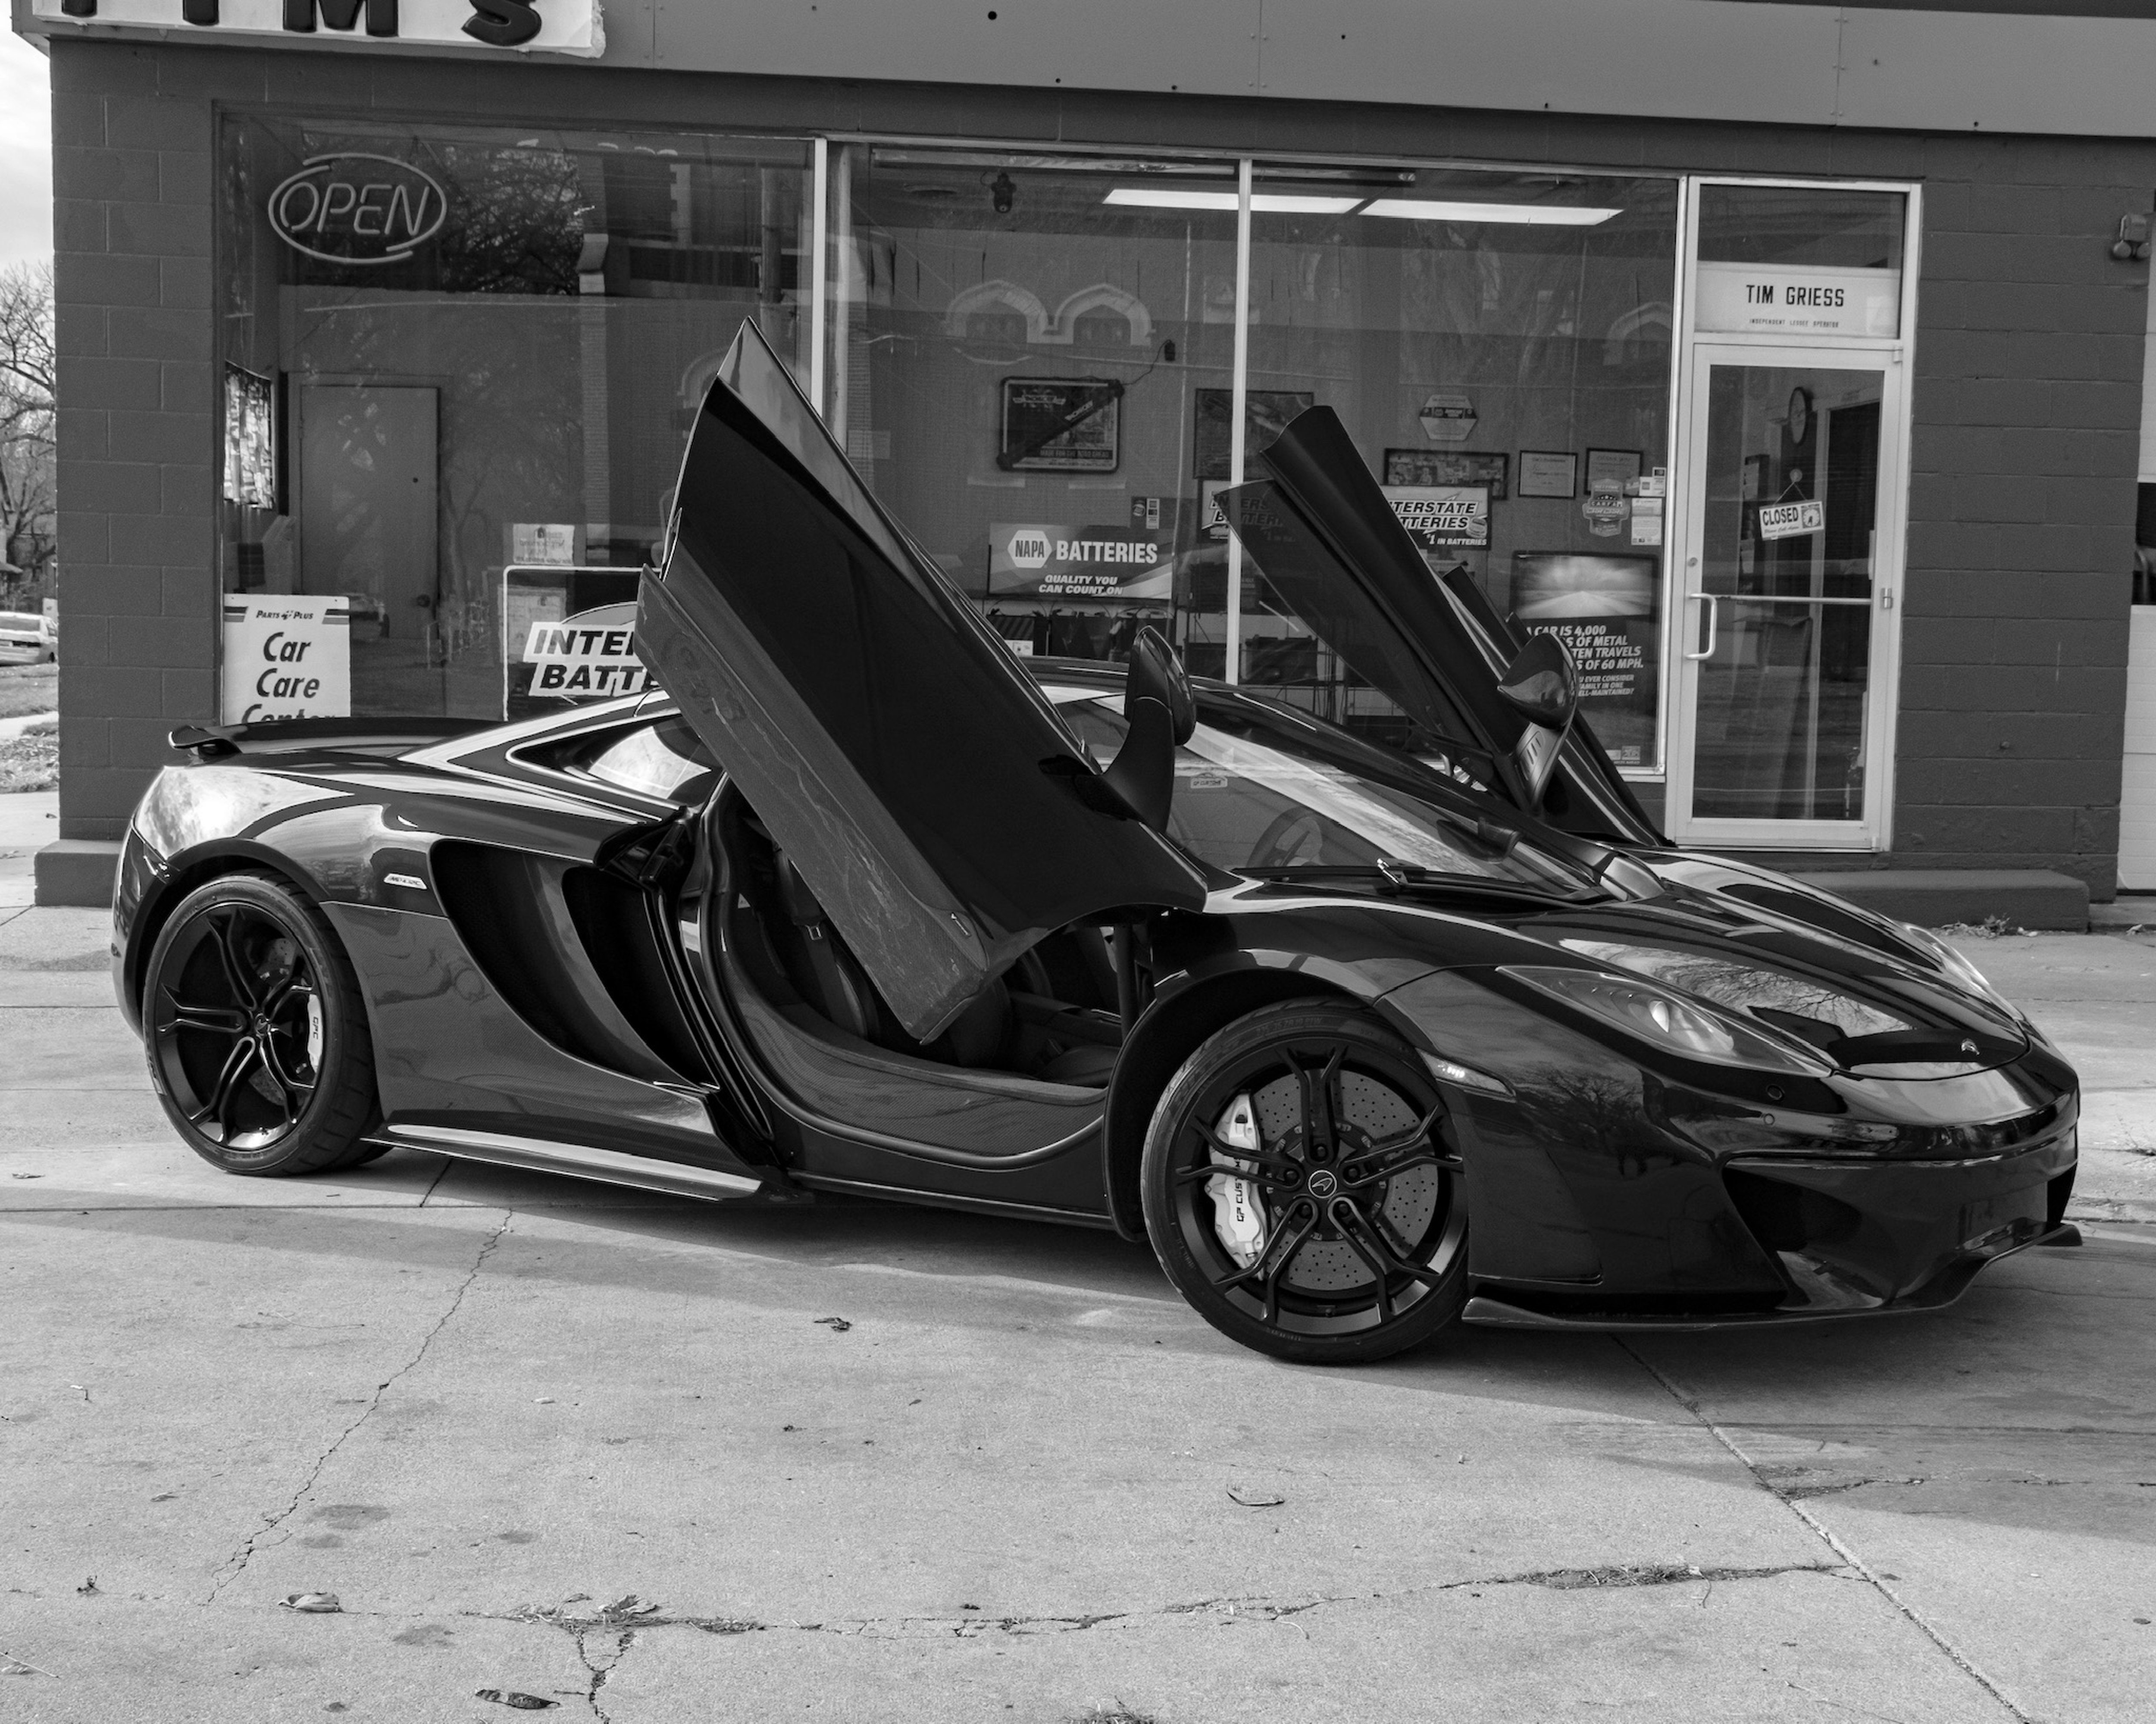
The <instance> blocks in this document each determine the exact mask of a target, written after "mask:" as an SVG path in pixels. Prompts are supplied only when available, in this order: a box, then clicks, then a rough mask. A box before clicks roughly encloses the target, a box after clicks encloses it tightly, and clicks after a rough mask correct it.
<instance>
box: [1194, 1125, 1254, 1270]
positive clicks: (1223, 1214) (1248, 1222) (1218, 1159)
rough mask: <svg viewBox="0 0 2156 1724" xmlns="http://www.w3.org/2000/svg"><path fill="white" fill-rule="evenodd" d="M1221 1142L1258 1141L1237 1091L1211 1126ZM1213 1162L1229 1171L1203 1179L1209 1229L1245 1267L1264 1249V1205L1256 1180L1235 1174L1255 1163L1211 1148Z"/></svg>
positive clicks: (1250, 1145)
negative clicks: (1209, 1212)
mask: <svg viewBox="0 0 2156 1724" xmlns="http://www.w3.org/2000/svg"><path fill="white" fill-rule="evenodd" d="M1214 1133H1215V1135H1216V1136H1218V1137H1219V1139H1220V1141H1221V1142H1223V1143H1227V1144H1231V1145H1233V1146H1234V1147H1235V1148H1237V1149H1256V1148H1257V1147H1259V1144H1258V1116H1257V1112H1256V1110H1255V1109H1254V1108H1253V1107H1252V1106H1250V1097H1249V1096H1248V1095H1238V1096H1237V1097H1236V1098H1235V1100H1234V1101H1231V1102H1229V1104H1228V1111H1227V1112H1225V1113H1224V1114H1223V1115H1221V1116H1220V1123H1219V1125H1218V1126H1215V1127H1214ZM1213 1162H1214V1166H1216V1167H1226V1168H1231V1169H1233V1170H1234V1171H1233V1172H1224V1173H1215V1174H1214V1176H1213V1177H1212V1178H1209V1179H1208V1180H1207V1181H1206V1182H1205V1195H1206V1196H1208V1197H1209V1198H1212V1199H1213V1230H1214V1232H1215V1233H1217V1234H1219V1236H1220V1243H1221V1244H1223V1245H1224V1246H1226V1247H1227V1248H1228V1255H1229V1256H1230V1257H1232V1258H1234V1259H1235V1264H1236V1266H1237V1267H1238V1268H1240V1269H1248V1268H1249V1267H1250V1265H1252V1264H1254V1263H1255V1262H1256V1261H1257V1260H1258V1258H1259V1255H1260V1254H1261V1253H1262V1252H1263V1251H1264V1250H1265V1231H1266V1229H1265V1200H1264V1198H1261V1197H1260V1196H1259V1194H1258V1186H1257V1182H1256V1181H1255V1180H1254V1179H1250V1178H1238V1177H1237V1176H1238V1175H1247V1174H1251V1173H1255V1172H1257V1167H1256V1166H1255V1163H1253V1162H1239V1161H1237V1160H1235V1158H1234V1157H1232V1156H1224V1155H1223V1154H1221V1153H1220V1152H1219V1150H1217V1149H1216V1150H1214V1152H1213Z"/></svg>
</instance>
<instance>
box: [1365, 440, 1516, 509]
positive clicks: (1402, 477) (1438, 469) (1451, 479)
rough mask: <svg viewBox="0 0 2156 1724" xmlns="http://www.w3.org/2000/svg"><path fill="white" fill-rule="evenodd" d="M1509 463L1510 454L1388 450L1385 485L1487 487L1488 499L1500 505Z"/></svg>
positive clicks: (1452, 450) (1460, 450) (1440, 450)
mask: <svg viewBox="0 0 2156 1724" xmlns="http://www.w3.org/2000/svg"><path fill="white" fill-rule="evenodd" d="M1511 464H1512V457H1511V456H1509V455H1487V454H1475V453H1473V452H1471V451H1470V450H1467V449H1387V450H1386V451H1385V483H1386V484H1387V485H1486V486H1487V487H1488V488H1489V491H1490V500H1491V502H1493V503H1501V502H1503V501H1504V500H1505V481H1506V479H1507V469H1508V468H1509V467H1510V466H1511Z"/></svg>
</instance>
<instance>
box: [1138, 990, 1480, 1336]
mask: <svg viewBox="0 0 2156 1724" xmlns="http://www.w3.org/2000/svg"><path fill="white" fill-rule="evenodd" d="M1460 1176H1461V1167H1460V1158H1459V1156H1458V1153H1457V1152H1456V1150H1455V1147H1453V1145H1452V1143H1451V1142H1450V1137H1449V1135H1448V1131H1447V1127H1446V1125H1445V1104H1444V1101H1443V1098H1442V1097H1441V1096H1440V1094H1439V1092H1438V1089H1437V1085H1435V1082H1433V1081H1432V1080H1431V1079H1430V1075H1429V1074H1428V1072H1427V1071H1425V1070H1424V1069H1423V1067H1422V1064H1421V1062H1420V1061H1419V1060H1418V1059H1417V1058H1416V1057H1415V1054H1414V1050H1413V1049H1410V1048H1409V1047H1408V1046H1407V1045H1406V1044H1404V1043H1403V1042H1402V1041H1400V1040H1399V1038H1398V1037H1396V1036H1394V1034H1392V1033H1391V1032H1390V1031H1389V1029H1386V1028H1385V1027H1384V1026H1383V1024H1379V1023H1378V1022H1377V1021H1375V1020H1374V1019H1373V1018H1371V1017H1369V1016H1368V1014H1367V1013H1363V1012H1360V1011H1358V1010H1357V1009H1355V1008H1353V1007H1351V1006H1347V1005H1345V1004H1336V1003H1331V1002H1327V1001H1317V1000H1290V1001H1287V1002H1285V1003H1281V1004H1280V1005H1275V1006H1268V1007H1265V1008H1263V1009H1262V1010H1260V1011H1257V1012H1253V1013H1250V1015H1249V1016H1248V1017H1246V1018H1240V1019H1238V1020H1237V1021H1236V1022H1235V1023H1234V1024H1229V1026H1228V1027H1227V1028H1226V1029H1223V1030H1221V1031H1219V1033H1218V1034H1215V1035H1214V1036H1213V1037H1212V1038H1211V1039H1209V1040H1208V1041H1207V1042H1206V1043H1204V1045H1203V1046H1201V1047H1200V1048H1199V1049H1198V1051H1197V1052H1196V1053H1194V1054H1192V1055H1191V1056H1190V1058H1189V1059H1188V1060H1187V1061H1186V1062H1185V1063H1184V1065H1183V1069H1182V1070H1180V1071H1178V1073H1177V1074H1176V1075H1175V1077H1174V1080H1173V1081H1172V1082H1171V1083H1170V1084H1169V1085H1168V1090H1167V1091H1166V1093H1165V1094H1164V1095H1162V1097H1161V1100H1160V1103H1159V1106H1158V1107H1157V1108H1156V1109H1155V1110H1154V1112H1153V1119H1152V1128H1151V1130H1150V1131H1148V1132H1147V1137H1146V1147H1145V1157H1144V1161H1143V1162H1142V1167H1141V1171H1140V1174H1139V1178H1140V1183H1141V1186H1142V1196H1143V1198H1144V1202H1145V1215H1146V1231H1147V1234H1148V1235H1149V1236H1150V1238H1151V1239H1152V1246H1153V1249H1154V1251H1155V1253H1156V1254H1157V1255H1158V1256H1159V1258H1160V1262H1161V1267H1162V1268H1163V1269H1164V1270H1166V1271H1167V1272H1168V1279H1169V1280H1171V1281H1173V1282H1174V1283H1175V1285H1176V1287H1177V1289H1178V1290H1179V1291H1180V1292H1181V1293H1182V1294H1183V1297H1184V1298H1186V1299H1188V1301H1190V1303H1191V1305H1192V1306H1193V1307H1195V1308H1196V1310H1197V1311H1198V1313H1199V1316H1202V1317H1204V1319H1205V1321H1207V1322H1209V1323H1210V1324H1212V1325H1213V1326H1214V1328H1216V1329H1218V1330H1219V1331H1221V1333H1223V1334H1224V1335H1226V1336H1228V1337H1229V1338H1230V1339H1232V1340H1235V1341H1239V1342H1242V1343H1243V1345H1245V1347H1255V1349H1257V1350H1258V1351H1259V1352H1265V1353H1270V1354H1272V1355H1273V1356H1274V1357H1276V1358H1283V1359H1291V1360H1295V1361H1297V1362H1301V1363H1306V1364H1349V1363H1356V1362H1362V1361H1365V1360H1370V1359H1380V1358H1383V1357H1386V1356H1388V1355H1389V1354H1392V1353H1395V1352H1400V1351H1401V1350H1402V1349H1403V1348H1405V1347H1413V1346H1414V1345H1415V1344H1416V1343H1418V1342H1422V1341H1424V1340H1426V1339H1428V1338H1429V1337H1430V1336H1432V1335H1434V1334H1435V1333H1436V1332H1437V1331H1439V1330H1440V1329H1441V1328H1443V1327H1444V1326H1445V1325H1446V1324H1447V1323H1449V1322H1450V1321H1452V1320H1453V1319H1454V1318H1455V1317H1456V1316H1458V1315H1459V1314H1460V1308H1461V1306H1464V1305H1465V1304H1466V1300H1467V1203H1466V1190H1465V1187H1464V1184H1463V1183H1462V1180H1461V1177H1460Z"/></svg>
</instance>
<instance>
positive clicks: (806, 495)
mask: <svg viewBox="0 0 2156 1724" xmlns="http://www.w3.org/2000/svg"><path fill="white" fill-rule="evenodd" d="M636 644H637V650H638V652H639V654H640V655H641V656H642V657H643V658H644V661H645V662H646V663H647V664H649V666H650V667H651V669H652V670H653V671H654V673H655V675H657V676H658V678H659V680H660V683H661V685H663V686H664V687H665V689H666V690H667V691H668V692H669V693H670V695H672V696H673V697H674V699H675V700H676V701H678V702H679V703H680V708H681V711H682V714H683V716H685V717H686V718H687V720H688V721H689V722H690V725H692V726H694V727H695V729H696V733H697V734H698V735H699V736H701V737H702V738H703V740H704V741H705V743H706V746H707V747H710V749H711V752H712V753H713V754H714V755H716V757H717V758H718V760H719V762H720V763H721V765H722V766H724V767H725V768H726V772H727V773H728V774H729V776H730V777H731V779H732V780H733V782H735V783H736V784H737V785H738V786H739V787H740V788H741V790H742V793H743V794H744V795H745V796H746V797H747V798H748V800H749V802H750V803H751V805H752V807H753V808H755V810H756V812H757V815H758V816H759V817H760V818H762V821H763V823H764V824H765V825H766V826H767V828H768V829H770V832H771V835H772V838H773V841H774V842H775V843H776V844H778V847H779V848H780V849H783V851H785V852H786V854H787V856H788V859H790V860H791V861H792V862H793V865H794V867H795V868H796V869H797V870H799V872H800V874H801V876H802V878H803V880H806V881H807V883H808V887H809V889H810V890H812V891H813V892H814V893H815V895H816V896H817V899H818V900H819V902H820V903H821V904H822V906H823V908H824V913H825V915H826V916H829V918H830V921H831V922H832V925H833V926H834V927H836V928H837V930H838V931H839V933H840V934H841V935H843V936H844V938H845V940H846V942H847V943H848V944H849V945H850V947H852V948H853V951H854V954H855V957H857V958H858V959H859V960H860V963H861V966H862V967H863V968H864V969H865V971H866V972H868V975H869V977H870V980H871V981H873V982H874V983H875V986H876V988H877V989H878V990H879V991H880V993H882V995H883V997H884V998H885V1001H886V1002H887V1003H889V1004H890V1006H891V1009H892V1011H893V1012H894V1013H896V1016H897V1017H898V1018H899V1020H900V1021H901V1023H902V1024H904V1025H905V1027H906V1031H907V1033H908V1034H911V1035H912V1036H914V1037H915V1038H916V1039H919V1040H921V1041H929V1040H932V1039H934V1038H935V1037H936V1036H937V1034H940V1033H941V1032H942V1029H944V1028H945V1027H946V1026H947V1024H950V1022H951V1021H952V1019H953V1018H956V1017H957V1016H958V1014H959V1013H961V1012H962V1011H963V1010H964V1009H965V1008H966V1007H967V1006H968V1005H969V1004H970V1003H972V1002H973V1000H974V999H975V998H978V995H979V994H980V993H981V992H982V990H983V988H986V987H987V985H988V983H989V981H990V980H991V979H992V978H993V977H995V976H996V975H998V973H999V972H1002V971H1003V970H1004V969H1005V968H1006V967H1009V964H1010V963H1011V962H1012V961H1013V960H1014V959H1015V958H1016V957H1018V956H1019V954H1020V953H1021V952H1024V950H1025V949H1026V948H1027V947H1029V946H1030V945H1032V944H1033V943H1034V942H1035V941H1037V940H1039V939H1041V938H1043V937H1044V936H1046V935H1048V934H1050V933H1051V932H1053V931H1055V929H1057V928H1059V927H1061V926H1065V924H1067V923H1070V922H1073V921H1078V920H1080V919H1081V918H1083V917H1086V916H1105V915H1106V914H1107V913H1108V912H1111V911H1116V910H1117V909H1120V908H1123V907H1125V906H1133V907H1137V906H1144V907H1164V908H1165V907H1178V906H1180V907H1187V908H1194V907H1196V906H1199V905H1200V904H1202V903H1203V902H1204V896H1205V882H1204V876H1203V875H1202V874H1201V873H1200V872H1199V870H1198V869H1197V868H1196V867H1195V866H1194V865H1192V864H1191V863H1190V862H1188V860H1187V859H1184V858H1183V856H1182V854H1180V853H1179V852H1178V851H1177V850H1176V849H1174V848H1173V846H1172V845H1170V844H1168V841H1167V840H1166V839H1163V837H1161V836H1160V834H1158V833H1157V832H1155V831H1153V830H1152V829H1151V828H1150V827H1148V826H1147V824H1145V823H1144V822H1143V821H1142V819H1140V818H1135V817H1134V814H1133V811H1132V810H1131V809H1130V808H1128V807H1127V805H1126V804H1125V803H1124V802H1123V801H1122V798H1120V797H1118V796H1117V795H1116V793H1115V792H1114V791H1113V790H1112V789H1111V788H1109V787H1108V785H1107V784H1106V782H1104V781H1103V778H1102V776H1101V772H1100V771H1099V769H1098V767H1096V764H1095V762H1093V761H1092V759H1091V757H1090V756H1089V755H1088V754H1087V753H1086V748H1085V745H1084V744H1083V743H1081V741H1079V740H1078V738H1077V737H1076V736H1075V735H1074V734H1073V733H1072V731H1070V728H1069V727H1068V726H1066V725H1065V723H1064V721H1062V719H1061V718H1060V717H1059V716H1057V714H1056V712H1055V708H1054V707H1053V706H1050V704H1049V702H1048V701H1047V700H1045V698H1043V696H1042V695H1041V694H1040V691H1039V689H1037V688H1036V687H1035V686H1034V683H1033V680H1032V679H1031V678H1030V677H1029V676H1028V675H1026V674H1025V673H1024V670H1022V669H1020V668H1019V664H1018V661H1017V659H1015V657H1014V655H1013V654H1012V653H1011V652H1010V650H1009V648H1007V647H1006V646H1004V644H1003V642H1002V640H1001V639H999V638H998V636H997V635H996V634H994V633H993V631H992V630H991V629H988V626H987V625H986V624H985V623H983V622H982V621H981V620H980V618H978V616H977V615H976V614H975V613H974V611H973V607H972V606H971V605H969V604H968V603H966V601H965V599H964V598H963V597H962V595H961V594H960V593H958V591H957V589H956V588H955V587H952V584H951V583H950V582H949V581H948V580H947V579H946V578H945V577H944V575H943V573H942V571H941V570H939V569H938V568H937V567H936V566H935V565H934V564H933V563H932V562H930V561H929V560H928V558H927V557H926V556H925V555H923V554H922V553H921V552H920V551H919V550H918V549H917V548H916V546H914V545H913V543H912V541H911V540H910V539H908V538H907V537H906V534H905V533H904V531H902V530H901V528H900V527H899V526H897V524H896V522H894V521H892V520H891V517H890V516H888V515H886V514H885V512H884V511H883V509H882V508H881V507H880V505H878V504H877V502H876V501H875V499H874V498H873V497H872V496H870V494H869V490H868V487H867V486H866V485H864V484H863V483H862V482H861V480H860V475H858V474H856V473H855V471H854V469H853V468H852V467H851V466H850V464H848V462H847V460H846V458H845V456H844V454H842V453H841V452H840V450H839V446H838V444H836V442H834V440H833V439H832V437H831V435H830V434H829V431H827V430H826V429H825V428H824V423H823V421H822V420H820V419H819V418H817V416H816V414H815V413H814V411H813V410H812V409H811V408H810V406H809V404H808V400H807V398H805V397H804V396H803V394H802V393H801V392H800V390H799V388H798V387H797V386H796V385H795V383H794V382H793V377H792V375H791V374H790V373H789V372H788V371H787V369H786V367H784V366H783V364H781V363H780V362H779V360H778V356H777V355H776V354H774V353H773V351H771V349H770V347H769V346H767V345H766V344H765V342H764V340H763V338H762V336H761V335H760V334H759V333H758V332H757V331H756V329H755V327H754V326H753V325H752V324H747V323H745V324H743V325H742V331H741V334H740V335H739V336H737V338H736V340H735V341H734V345H733V346H732V348H731V350H730V351H729V352H728V353H727V356H726V362H725V364H724V365H723V366H721V368H720V371H719V374H718V376H717V377H716V379H714V381H713V382H712V384H711V389H710V391H709V393H707V394H706V397H705V398H704V404H703V407H702V409H701V411H700V412H699V413H698V414H697V418H696V427H695V429H694V430H693V431H692V432H691V433H690V439H689V448H688V452H687V454H686V455H685V458H684V459H683V461H682V466H681V480H680V488H679V490H678V491H677V492H676V494H675V519H674V525H673V529H672V532H671V536H670V545H669V546H668V550H667V554H666V556H665V567H664V569H663V570H660V571H655V572H654V571H647V572H646V573H645V575H644V579H643V581H642V583H641V586H640V588H639V594H638V602H637V621H636Z"/></svg>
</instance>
